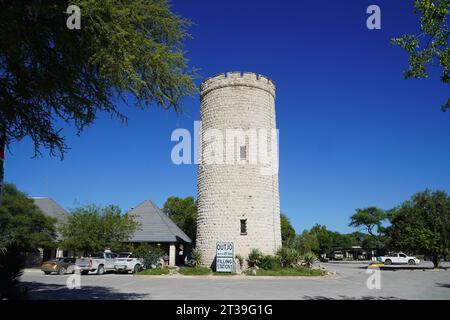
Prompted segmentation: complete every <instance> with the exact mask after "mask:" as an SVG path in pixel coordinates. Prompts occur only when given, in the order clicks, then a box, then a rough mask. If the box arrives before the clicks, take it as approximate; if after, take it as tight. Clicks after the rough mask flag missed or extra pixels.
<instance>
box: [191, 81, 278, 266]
mask: <svg viewBox="0 0 450 320" xmlns="http://www.w3.org/2000/svg"><path fill="white" fill-rule="evenodd" d="M200 89H201V107H200V120H201V123H202V127H201V138H202V137H203V139H204V138H205V137H204V135H205V132H206V131H207V130H208V129H218V130H220V131H221V132H223V137H224V139H225V138H226V134H225V129H238V128H241V129H243V130H248V129H259V128H265V129H272V128H276V121H275V86H274V84H273V82H272V81H271V80H270V79H268V78H266V77H264V76H259V75H257V74H254V73H243V74H241V73H240V72H230V73H227V74H220V75H217V76H214V77H212V78H209V79H207V80H205V81H204V82H203V83H202V85H201V88H200ZM249 142H250V140H249V139H246V140H245V145H246V146H247V149H246V150H247V160H245V161H241V162H239V163H235V164H226V163H224V164H205V163H203V162H202V159H203V160H204V159H207V158H208V156H209V155H208V154H206V152H205V150H206V148H205V146H206V143H205V142H201V143H202V147H201V148H200V163H199V168H198V219H197V248H199V249H200V250H201V252H202V257H203V265H205V266H211V265H212V264H213V262H214V258H215V248H216V243H217V242H222V241H231V242H234V245H235V254H239V255H241V256H243V257H244V258H247V256H248V254H249V252H250V250H251V249H252V248H259V249H260V250H261V251H262V252H263V253H264V254H274V253H275V252H276V250H277V249H278V248H279V247H280V246H281V230H280V202H279V191H278V173H276V174H274V175H263V174H261V171H260V167H261V164H260V163H254V164H249V163H248V162H249V159H250V157H251V156H254V155H255V154H256V153H257V151H258V149H257V148H254V146H253V145H251V146H250V145H249ZM266 142H267V143H266V145H267V146H269V150H270V144H269V138H268V139H267V141H266ZM223 146H224V148H223V150H224V152H225V150H226V147H225V142H224V143H223ZM239 154H240V153H239V145H237V146H236V153H235V155H236V159H238V161H239ZM224 160H225V158H224ZM241 219H247V234H245V235H242V234H241V230H240V220H241Z"/></svg>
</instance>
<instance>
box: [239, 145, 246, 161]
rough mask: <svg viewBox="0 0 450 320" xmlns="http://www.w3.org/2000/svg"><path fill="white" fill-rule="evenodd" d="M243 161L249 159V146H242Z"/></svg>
mask: <svg viewBox="0 0 450 320" xmlns="http://www.w3.org/2000/svg"><path fill="white" fill-rule="evenodd" d="M240 151H241V160H245V159H247V146H241V149H240Z"/></svg>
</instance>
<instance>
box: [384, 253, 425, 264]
mask: <svg viewBox="0 0 450 320" xmlns="http://www.w3.org/2000/svg"><path fill="white" fill-rule="evenodd" d="M377 260H378V261H381V262H383V263H384V264H385V265H391V264H409V265H414V264H419V263H420V260H419V259H417V258H416V257H410V256H408V255H406V254H404V253H403V252H398V253H394V254H391V255H389V256H383V257H379V258H378V259H377Z"/></svg>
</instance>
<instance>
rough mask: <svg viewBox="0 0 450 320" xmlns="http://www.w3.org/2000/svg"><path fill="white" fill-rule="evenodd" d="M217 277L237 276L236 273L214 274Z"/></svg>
mask: <svg viewBox="0 0 450 320" xmlns="http://www.w3.org/2000/svg"><path fill="white" fill-rule="evenodd" d="M213 274H214V275H215V276H235V275H236V274H237V273H235V272H213Z"/></svg>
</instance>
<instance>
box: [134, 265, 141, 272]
mask: <svg viewBox="0 0 450 320" xmlns="http://www.w3.org/2000/svg"><path fill="white" fill-rule="evenodd" d="M139 271H141V265H139V264H137V265H135V266H134V269H133V273H138V272H139Z"/></svg>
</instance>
